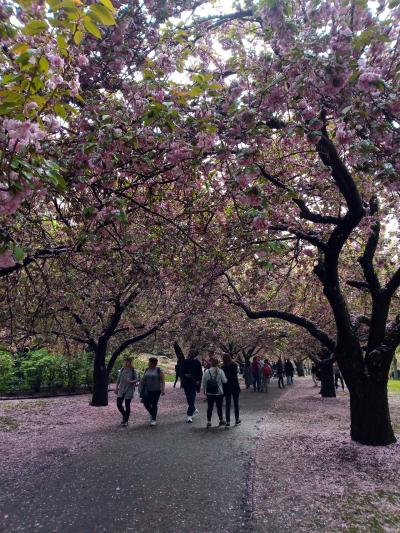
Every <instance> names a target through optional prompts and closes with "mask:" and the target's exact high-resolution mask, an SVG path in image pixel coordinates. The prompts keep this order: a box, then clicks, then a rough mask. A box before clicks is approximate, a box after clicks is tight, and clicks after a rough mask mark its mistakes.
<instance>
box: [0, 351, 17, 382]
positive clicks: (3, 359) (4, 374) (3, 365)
mask: <svg viewBox="0 0 400 533" xmlns="http://www.w3.org/2000/svg"><path fill="white" fill-rule="evenodd" d="M16 381H17V376H16V373H15V364H14V357H13V356H12V354H11V353H10V352H6V351H3V350H0V392H1V393H6V392H10V390H12V389H13V388H14V387H15V384H16Z"/></svg>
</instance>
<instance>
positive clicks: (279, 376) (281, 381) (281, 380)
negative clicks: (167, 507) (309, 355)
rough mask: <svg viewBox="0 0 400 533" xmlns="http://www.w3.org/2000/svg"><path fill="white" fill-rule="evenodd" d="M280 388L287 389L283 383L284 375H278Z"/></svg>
mask: <svg viewBox="0 0 400 533" xmlns="http://www.w3.org/2000/svg"><path fill="white" fill-rule="evenodd" d="M281 385H282V386H281ZM278 387H279V388H280V389H284V388H285V384H284V383H283V374H278Z"/></svg>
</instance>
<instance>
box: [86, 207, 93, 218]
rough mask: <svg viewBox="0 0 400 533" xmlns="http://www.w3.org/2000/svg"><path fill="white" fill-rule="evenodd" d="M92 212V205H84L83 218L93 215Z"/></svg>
mask: <svg viewBox="0 0 400 533" xmlns="http://www.w3.org/2000/svg"><path fill="white" fill-rule="evenodd" d="M93 213H94V208H93V207H85V209H84V210H83V216H84V217H85V218H90V217H91V216H93Z"/></svg>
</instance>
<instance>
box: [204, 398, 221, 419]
mask: <svg viewBox="0 0 400 533" xmlns="http://www.w3.org/2000/svg"><path fill="white" fill-rule="evenodd" d="M223 401H224V396H223V395H222V394H207V402H208V407H207V422H211V417H212V413H213V409H214V403H215V404H216V406H217V413H218V418H219V419H220V420H223V419H224V416H223V414H222V402H223Z"/></svg>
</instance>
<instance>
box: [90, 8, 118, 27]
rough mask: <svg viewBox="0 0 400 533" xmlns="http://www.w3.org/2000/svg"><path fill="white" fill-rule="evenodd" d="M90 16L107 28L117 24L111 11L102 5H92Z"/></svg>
mask: <svg viewBox="0 0 400 533" xmlns="http://www.w3.org/2000/svg"><path fill="white" fill-rule="evenodd" d="M90 15H91V16H93V17H94V18H95V19H96V20H98V21H99V22H101V23H102V24H104V25H105V26H114V24H115V18H114V16H113V14H112V13H111V11H110V10H109V9H107V8H106V7H105V6H103V5H101V4H92V5H91V6H90Z"/></svg>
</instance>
